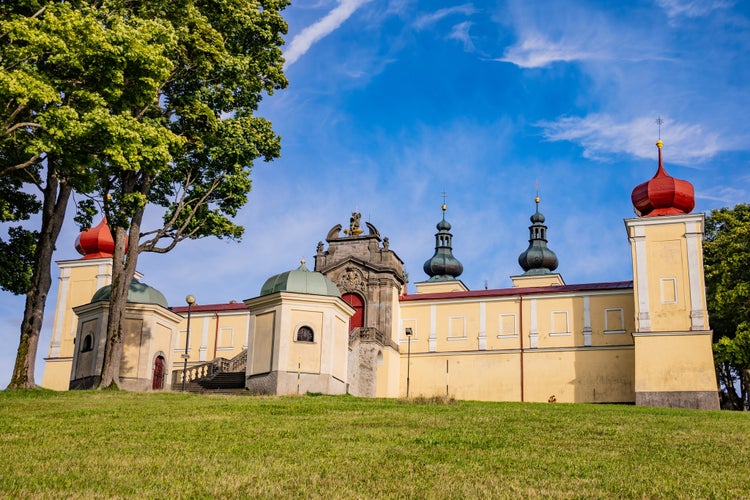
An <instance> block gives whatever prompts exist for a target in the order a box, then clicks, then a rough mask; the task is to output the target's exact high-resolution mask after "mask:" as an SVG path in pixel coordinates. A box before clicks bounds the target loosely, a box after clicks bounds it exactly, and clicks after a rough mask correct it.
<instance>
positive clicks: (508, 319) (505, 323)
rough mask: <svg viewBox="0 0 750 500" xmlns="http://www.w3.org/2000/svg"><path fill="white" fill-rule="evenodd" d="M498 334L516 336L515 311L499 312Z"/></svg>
mask: <svg viewBox="0 0 750 500" xmlns="http://www.w3.org/2000/svg"><path fill="white" fill-rule="evenodd" d="M499 324H500V334H499V335H498V337H517V336H518V331H517V329H516V315H515V313H510V314H501V315H500V317H499Z"/></svg>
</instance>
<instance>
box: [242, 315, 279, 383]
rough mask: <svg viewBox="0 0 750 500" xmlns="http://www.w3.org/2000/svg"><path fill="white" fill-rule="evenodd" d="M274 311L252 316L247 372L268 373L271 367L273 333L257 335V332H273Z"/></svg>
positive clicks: (253, 373) (252, 373) (254, 373)
mask: <svg viewBox="0 0 750 500" xmlns="http://www.w3.org/2000/svg"><path fill="white" fill-rule="evenodd" d="M275 317H276V311H269V312H265V313H263V314H259V315H257V316H253V321H254V325H253V332H254V335H252V345H251V348H250V353H249V354H250V355H249V356H248V364H249V366H248V374H249V375H256V374H258V373H268V372H270V371H271V367H272V357H273V345H274V336H273V335H258V332H275V331H276V327H275V322H274V321H275Z"/></svg>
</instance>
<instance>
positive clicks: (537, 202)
mask: <svg viewBox="0 0 750 500" xmlns="http://www.w3.org/2000/svg"><path fill="white" fill-rule="evenodd" d="M534 187H535V188H536V198H534V201H535V202H536V204H537V205H538V204H539V179H537V180H535V181H534Z"/></svg>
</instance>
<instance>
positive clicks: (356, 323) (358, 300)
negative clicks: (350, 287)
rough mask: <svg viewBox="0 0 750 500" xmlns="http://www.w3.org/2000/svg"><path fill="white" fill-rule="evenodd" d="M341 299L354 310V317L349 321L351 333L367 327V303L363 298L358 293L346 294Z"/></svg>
mask: <svg viewBox="0 0 750 500" xmlns="http://www.w3.org/2000/svg"><path fill="white" fill-rule="evenodd" d="M341 298H342V299H344V302H346V303H347V304H349V305H350V306H352V307H353V308H354V316H352V317H351V319H350V320H349V331H350V332H351V331H352V330H354V329H355V328H361V327H363V326H365V301H364V300H362V297H360V296H359V295H357V294H356V293H345V294H344V295H342V296H341Z"/></svg>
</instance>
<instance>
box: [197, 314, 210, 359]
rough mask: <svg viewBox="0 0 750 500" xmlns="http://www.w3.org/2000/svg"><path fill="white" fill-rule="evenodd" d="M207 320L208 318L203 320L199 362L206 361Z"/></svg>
mask: <svg viewBox="0 0 750 500" xmlns="http://www.w3.org/2000/svg"><path fill="white" fill-rule="evenodd" d="M208 320H209V318H208V316H206V317H205V318H203V335H202V337H201V347H200V351H199V357H198V359H199V360H200V361H207V360H206V352H208Z"/></svg>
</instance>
